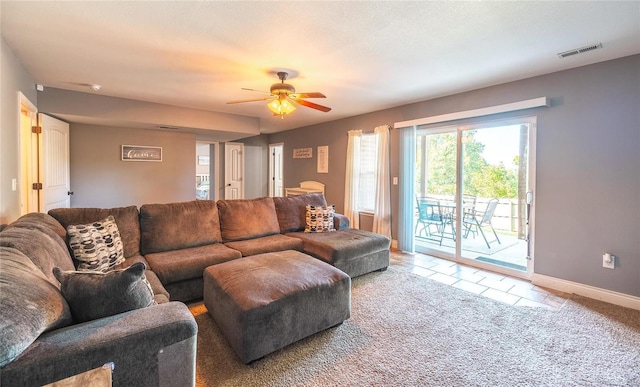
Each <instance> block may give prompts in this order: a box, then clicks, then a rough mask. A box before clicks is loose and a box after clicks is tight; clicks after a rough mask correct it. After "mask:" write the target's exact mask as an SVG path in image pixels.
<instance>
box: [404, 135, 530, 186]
mask: <svg viewBox="0 0 640 387" xmlns="http://www.w3.org/2000/svg"><path fill="white" fill-rule="evenodd" d="M475 133H476V131H475V130H468V131H465V132H463V134H462V143H463V145H464V147H463V150H464V151H463V164H462V168H463V182H462V184H463V191H464V193H465V194H469V195H475V196H480V197H495V198H517V197H518V173H517V172H518V168H517V166H518V165H517V164H518V163H517V161H516V160H514V166H513V168H511V167H509V168H507V166H505V165H504V164H503V163H500V164H498V165H489V164H488V163H487V161H486V160H485V158H484V157H483V155H482V153H483V151H484V148H485V146H484V144H482V143H480V142H477V141H476V140H475V138H474V135H475ZM418 144H420V145H419V146H418V148H419V149H417V152H416V158H417V159H418V160H417V163H416V171H418V173H416V178H417V179H416V184H417V185H416V186H417V187H421V183H422V176H423V175H424V177H426V187H425V188H426V192H424V194H429V195H449V196H453V195H455V191H456V133H455V132H454V133H443V134H436V135H428V136H423V138H422V139H420V140H419V141H418ZM425 156H426V158H427V160H426V163H424V162H423V161H422V160H423V158H424V157H425ZM425 164H426V165H425ZM423 168H426V169H425V170H424V173H422V172H423V170H422V169H423Z"/></svg>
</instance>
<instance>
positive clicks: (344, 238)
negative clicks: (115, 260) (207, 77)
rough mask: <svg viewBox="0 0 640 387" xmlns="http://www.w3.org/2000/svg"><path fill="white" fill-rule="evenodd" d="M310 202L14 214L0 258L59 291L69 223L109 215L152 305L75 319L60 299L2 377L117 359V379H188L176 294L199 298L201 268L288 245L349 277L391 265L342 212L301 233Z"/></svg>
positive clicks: (56, 374)
mask: <svg viewBox="0 0 640 387" xmlns="http://www.w3.org/2000/svg"><path fill="white" fill-rule="evenodd" d="M307 204H311V205H326V204H327V203H326V201H325V198H324V196H323V195H322V194H309V195H302V196H296V197H285V198H258V199H250V200H219V201H217V202H216V201H211V200H202V201H200V200H197V201H191V202H182V203H167V204H145V205H142V206H141V207H140V209H139V210H138V208H137V207H135V206H129V207H121V208H110V209H99V208H64V209H54V210H51V211H49V214H48V215H47V214H27V215H25V216H24V217H22V218H20V219H18V220H16V222H14V223H12V224H11V225H9V226H8V227H7V228H6V229H5V230H3V231H2V232H1V233H0V242H1V243H0V253H1V254H0V258H1V259H2V260H3V261H2V262H3V264H4V262H5V259H6V262H12V264H13V263H15V262H18V263H17V264H16V265H17V266H19V269H17V270H22V271H24V272H27V271H28V272H30V273H31V272H34V273H35V274H33V275H36V276H39V277H43V281H47V282H46V283H44V285H43V286H46V287H48V289H53V293H54V294H55V293H56V292H58V294H59V289H60V284H59V283H58V282H57V280H56V279H55V278H54V277H53V275H52V274H51V270H52V268H53V266H58V267H61V268H62V269H64V270H73V268H74V264H73V261H72V259H71V256H70V254H69V250H68V249H67V245H66V243H65V239H66V228H67V227H68V226H69V225H77V224H87V223H91V222H95V221H99V220H101V219H104V218H106V217H107V216H109V215H111V216H113V217H114V219H115V222H116V224H117V226H118V230H119V232H120V236H121V239H122V242H123V250H124V256H125V258H126V259H125V262H124V263H123V264H121V266H120V267H121V268H126V267H129V266H131V265H133V264H134V263H136V262H144V263H145V264H146V266H147V271H146V278H147V280H148V281H149V283H150V284H151V287H152V290H153V292H154V298H155V300H156V302H157V303H158V305H155V306H150V307H147V308H143V309H139V310H134V311H131V312H126V313H122V314H120V315H117V316H111V317H108V318H103V319H99V320H94V321H89V322H86V323H81V324H77V323H74V322H73V321H69V320H70V318H69V315H68V307H67V308H66V309H65V308H63V307H61V308H58V309H59V313H60V316H57V317H58V318H57V319H55V318H54V319H53V320H51V316H49V315H48V316H45V317H46V318H45V319H48V320H47V321H45V322H44V323H43V324H42V326H41V327H39V328H38V329H39V330H34V331H33V333H34V334H35V341H33V342H32V344H30V345H29V346H28V347H27V348H26V349H24V350H23V352H22V354H20V355H18V356H17V358H15V359H14V360H12V361H11V362H9V363H8V364H4V365H2V364H1V363H0V367H2V368H0V383H2V385H25V384H28V385H31V384H46V383H49V382H52V381H55V380H59V379H61V378H63V377H68V376H71V375H74V374H77V373H79V372H84V371H86V370H89V369H91V368H95V367H99V366H101V365H102V364H103V363H104V362H106V361H113V359H116V360H117V362H116V363H118V364H116V369H117V370H118V371H117V372H115V373H114V385H157V384H159V383H167V382H168V383H169V384H172V383H179V384H180V385H189V384H193V382H194V379H193V378H194V377H195V375H194V370H195V342H196V332H197V326H196V324H195V321H194V319H193V317H192V316H191V314H190V313H189V311H188V309H187V308H186V307H185V305H184V304H182V303H179V302H173V301H190V300H195V299H200V298H202V297H203V288H204V281H203V273H204V271H205V269H206V268H207V267H209V266H212V265H217V264H219V263H223V262H226V261H231V260H236V259H242V257H247V256H253V255H258V254H263V253H270V252H280V251H290V250H297V251H300V252H303V253H306V254H308V255H311V256H313V257H315V258H318V259H320V260H322V261H325V262H328V263H330V264H332V265H333V266H335V267H337V268H339V269H340V270H342V271H344V272H345V273H346V274H348V275H349V276H351V277H355V276H359V275H362V274H365V273H368V272H371V271H375V270H384V269H386V268H387V267H388V265H389V247H390V240H389V238H387V237H385V236H382V235H378V234H374V233H369V232H364V231H360V230H354V229H349V222H348V221H347V219H346V217H344V216H342V215H339V214H336V215H335V217H334V226H335V228H336V230H337V231H335V232H327V233H317V234H310V233H304V232H303V230H304V227H305V210H306V209H305V206H306V205H307ZM12 230H13V231H12ZM28 241H30V242H31V243H27V242H28ZM43 246H44V247H43ZM14 250H15V251H14ZM16 251H17V252H16ZM16 254H18V255H20V257H18V258H15V256H16ZM14 258H15V259H14ZM22 261H24V262H26V261H29V262H26V263H24V262H22ZM20 262H22V263H20ZM31 262H33V264H35V266H34V265H33V264H32V263H31ZM27 264H28V265H27ZM29 265H30V266H29ZM27 266H29V267H27ZM34 268H35V269H34ZM2 279H4V278H2ZM0 282H1V281H0ZM7 286H10V284H9V285H7ZM18 294H19V293H18ZM0 296H2V295H0ZM55 297H58V296H55ZM56 300H57V301H56V302H58V301H60V300H59V297H58V298H56ZM49 301H50V300H39V301H38V302H40V303H41V305H40V306H38V307H37V308H40V309H47V308H49V307H50V303H49ZM20 302H21V301H19V300H16V304H19V303H20ZM9 312H10V310H9V309H6V310H4V309H3V310H0V313H9ZM65 316H66V317H65ZM0 317H3V316H0ZM54 317H55V316H54ZM103 320H104V321H103ZM61 321H62V322H61ZM132 321H135V324H131V322H132ZM129 325H131V326H129ZM98 327H105V328H104V330H103V328H100V329H99V328H98ZM98 330H100V335H96V332H97V331H98ZM163 332H165V333H164V334H163ZM98 336H99V337H98ZM165 336H167V337H165ZM160 337H165V338H164V339H161V338H160ZM168 337H171V340H166V338H168ZM123 340H124V341H123ZM125 341H126V344H124V343H125ZM110 342H112V343H113V344H110ZM88 343H91V344H88ZM138 350H141V351H142V352H143V353H146V354H147V355H146V356H149V361H150V362H151V363H150V364H149V365H148V366H146V365H145V363H144V362H140V361H137V360H136V359H137V356H138V355H136V351H138ZM52 351H54V352H55V353H52ZM123 351H124V352H123ZM163 353H164V355H162V354H163ZM159 354H160V355H159ZM109 359H112V360H109ZM0 360H1V359H0ZM69 363H72V364H73V366H69ZM178 369H180V370H181V371H178ZM162 377H165V378H166V377H173V378H174V379H173V380H172V379H167V380H160V379H161V378H162ZM185 381H186V382H185Z"/></svg>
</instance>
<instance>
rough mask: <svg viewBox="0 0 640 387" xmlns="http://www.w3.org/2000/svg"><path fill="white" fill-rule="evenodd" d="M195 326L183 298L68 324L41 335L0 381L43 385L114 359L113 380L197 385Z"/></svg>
mask: <svg viewBox="0 0 640 387" xmlns="http://www.w3.org/2000/svg"><path fill="white" fill-rule="evenodd" d="M197 331H198V326H197V325H196V322H195V319H194V318H193V316H192V314H191V312H190V311H189V309H188V308H187V307H186V305H184V304H182V303H179V302H169V303H165V304H160V305H153V306H150V307H147V308H142V309H137V310H134V311H130V312H126V313H121V314H118V315H115V316H110V317H105V318H102V319H98V320H93V321H88V322H86V323H82V324H76V325H72V326H68V327H65V328H61V329H57V330H55V331H51V332H48V333H45V334H43V335H41V336H40V337H39V338H38V339H37V340H36V341H35V342H34V343H33V344H32V345H31V346H30V347H29V348H27V349H26V350H25V351H24V352H23V353H22V354H21V355H20V356H18V358H16V359H15V360H14V361H13V362H11V363H9V364H7V365H6V366H5V367H4V368H3V369H2V370H0V384H1V385H2V386H5V387H6V386H14V385H16V386H25V385H43V384H47V383H51V382H54V381H57V380H60V379H64V378H67V377H70V376H73V375H77V374H80V373H82V372H86V371H88V370H91V369H94V368H97V367H101V366H102V365H104V364H105V363H108V362H113V364H114V366H115V367H114V371H113V385H114V386H158V385H180V386H190V385H194V384H195V358H196V340H197Z"/></svg>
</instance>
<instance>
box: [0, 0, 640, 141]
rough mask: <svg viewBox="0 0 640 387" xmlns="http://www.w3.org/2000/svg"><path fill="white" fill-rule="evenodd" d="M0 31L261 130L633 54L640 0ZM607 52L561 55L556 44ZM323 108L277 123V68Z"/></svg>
mask: <svg viewBox="0 0 640 387" xmlns="http://www.w3.org/2000/svg"><path fill="white" fill-rule="evenodd" d="M0 4H1V8H0V10H1V27H2V36H3V38H4V39H5V41H6V42H7V44H8V45H9V46H10V47H11V48H12V50H13V51H14V53H15V54H16V56H17V57H18V58H19V59H20V60H21V62H22V63H23V65H24V67H25V68H26V70H27V71H28V72H29V74H30V75H31V76H32V77H33V78H34V80H35V81H36V82H37V83H40V84H43V85H45V86H48V87H55V88H61V89H68V90H75V91H82V92H92V91H91V90H89V88H88V87H87V86H86V85H87V84H100V85H102V90H100V91H99V93H100V94H102V95H107V96H114V97H123V98H129V99H135V100H142V101H149V102H156V103H162V104H170V105H176V106H184V107H191V108H196V109H204V110H211V111H217V112H225V113H231V114H238V115H245V116H252V117H259V118H260V130H261V132H262V133H273V132H277V131H281V130H287V129H292V128H297V127H302V126H306V125H311V124H316V123H321V122H325V121H332V120H336V119H340V118H344V117H349V116H354V115H358V114H363V113H367V112H371V111H376V110H381V109H385V108H390V107H394V106H400V105H404V104H407V103H411V102H417V101H421V100H426V99H431V98H434V97H440V96H444V95H450V94H454V93H458V92H462V91H467V90H472V89H477V88H481V87H486V86H490V85H495V84H499V83H504V82H509V81H513V80H517V79H523V78H528V77H532V76H536V75H540V74H545V73H550V72H555V71H559V70H563V69H568V68H572V67H577V66H583V65H586V64H591V63H596V62H601V61H605V60H609V59H614V58H618V57H623V56H627V55H632V54H637V53H640V2H638V1H627V2H612V1H596V2H581V1H572V2H551V1H512V2H507V1H504V2H503V1H498V2H476V1H474V2H450V1H424V2H421V1H418V2H405V1H380V2H378V1H362V2H361V1H357V2H346V1H337V2H336V1H332V2H319V1H314V2H307V1H303V2H298V1H278V2H272V1H261V2H259V1H249V2H244V1H229V2H227V1H210V2H208V1H203V2H201V1H197V2H189V1H169V2H164V1H149V2H144V1H143V2H126V1H125V2H111V1H108V2H67V1H53V2H23V1H15V2H14V1H4V0H3V1H2V2H1V3H0ZM596 43H602V45H603V48H602V49H599V50H595V51H591V52H588V53H585V54H580V55H575V56H572V57H568V58H565V59H559V58H558V56H557V55H556V54H557V53H559V52H563V51H567V50H570V49H574V48H579V47H583V46H588V45H592V44H596ZM282 69H284V70H290V71H291V72H292V73H293V74H294V75H295V76H294V77H292V78H291V79H290V80H289V83H291V84H293V85H294V86H295V87H296V90H297V91H298V92H311V91H319V92H322V93H324V94H325V95H326V96H327V98H326V99H314V100H311V101H313V102H317V103H320V104H322V105H326V106H330V107H332V108H333V110H332V111H331V112H329V113H322V112H318V111H315V110H312V109H308V108H305V107H299V108H298V110H297V111H296V112H294V113H293V114H292V115H290V116H287V117H285V118H284V119H283V120H281V119H279V118H276V117H273V116H272V115H271V113H270V112H269V111H268V110H267V108H266V106H265V103H264V102H252V103H246V104H236V105H228V104H226V102H227V101H229V100H236V99H246V98H254V97H260V96H262V94H258V93H255V92H251V91H244V90H241V88H243V87H245V88H252V89H259V90H266V91H268V90H269V86H270V85H271V84H272V83H274V82H277V81H278V80H277V78H276V76H275V75H273V72H274V71H275V70H282Z"/></svg>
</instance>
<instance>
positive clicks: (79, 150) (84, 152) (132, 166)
mask: <svg viewBox="0 0 640 387" xmlns="http://www.w3.org/2000/svg"><path fill="white" fill-rule="evenodd" d="M121 145H151V146H160V147H162V162H142V161H121V158H120V153H121ZM70 149H71V190H72V191H73V192H74V195H73V196H72V198H71V207H120V206H130V205H137V206H140V205H142V204H145V203H169V202H179V201H187V200H195V174H196V163H195V160H196V140H195V135H193V134H185V133H172V132H167V131H156V130H145V129H131V128H112V127H107V126H96V125H83V124H71V127H70Z"/></svg>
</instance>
